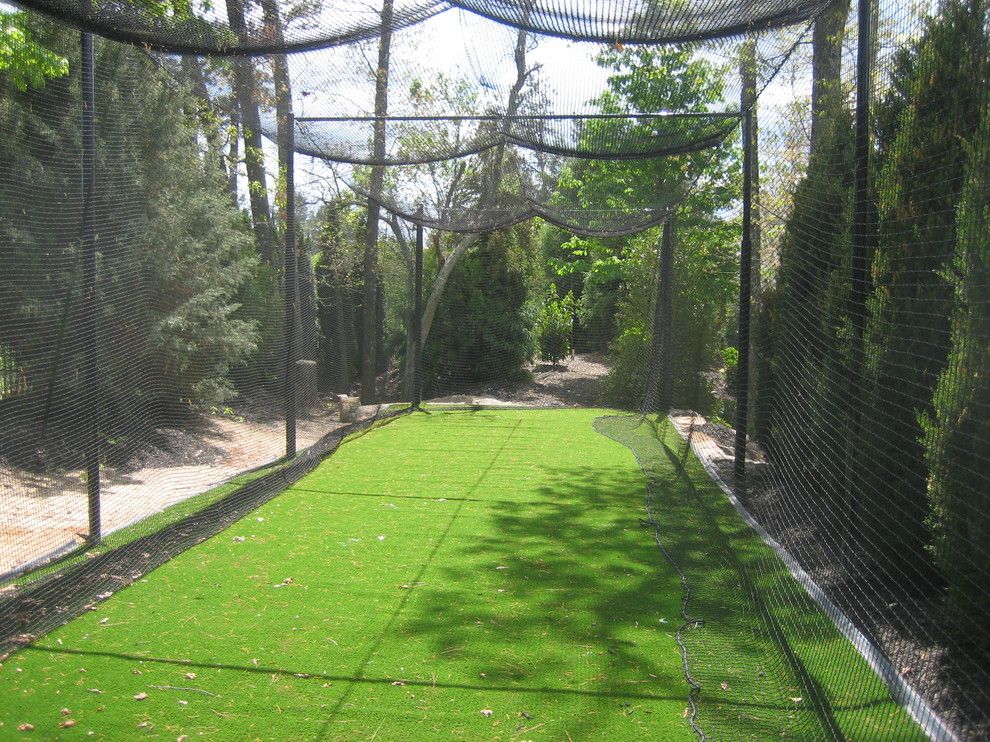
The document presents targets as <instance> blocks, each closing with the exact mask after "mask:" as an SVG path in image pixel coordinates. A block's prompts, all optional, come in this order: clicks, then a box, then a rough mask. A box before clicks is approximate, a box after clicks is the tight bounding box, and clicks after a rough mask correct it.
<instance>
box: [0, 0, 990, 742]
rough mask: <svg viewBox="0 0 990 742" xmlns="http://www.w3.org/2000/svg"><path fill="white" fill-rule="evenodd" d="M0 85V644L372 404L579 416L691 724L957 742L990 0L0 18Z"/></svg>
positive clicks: (982, 638)
mask: <svg viewBox="0 0 990 742" xmlns="http://www.w3.org/2000/svg"><path fill="white" fill-rule="evenodd" d="M0 90H2V95H0V487H2V490H0V651H2V652H11V651H15V650H17V649H18V648H19V647H21V646H23V645H25V644H29V643H30V642H32V641H33V640H34V639H35V638H36V637H38V636H39V635H41V634H43V633H44V632H47V631H50V630H51V629H52V628H54V627H56V626H58V625H60V624H63V623H65V622H66V621H68V620H69V619H70V618H72V617H73V616H75V615H77V614H78V613H80V612H81V611H84V610H85V609H87V608H90V607H92V606H94V605H96V604H97V603H98V602H99V601H100V600H102V599H104V598H105V597H108V596H109V595H110V594H112V593H114V592H116V591H117V590H118V589H119V588H121V587H123V586H124V585H126V584H129V583H131V582H133V581H134V580H136V579H139V578H141V577H142V576H143V575H145V574H147V572H148V571H150V570H152V569H154V568H155V567H157V566H158V565H161V564H163V563H164V562H165V561H167V560H169V559H170V558H171V557H172V556H174V555H176V554H178V553H179V552H181V551H183V550H185V549H187V548H189V547H190V546H192V545H194V544H196V543H199V542H201V541H203V540H204V539H206V538H209V537H210V536H212V535H214V534H216V533H218V532H219V531H220V530H222V529H224V528H225V527H227V526H228V525H230V524H231V523H233V522H235V521H236V520H237V519H239V518H242V517H243V516H244V515H245V514H247V513H248V512H250V511H251V510H252V509H253V508H255V507H258V506H259V505H260V504H261V503H264V502H267V501H268V500H270V499H272V498H274V497H275V496H276V495H278V494H279V493H280V492H281V491H282V490H284V489H285V487H287V486H289V485H290V484H291V483H292V482H294V481H296V480H297V479H298V478H299V477H301V476H302V475H303V474H305V473H306V472H308V471H310V470H312V469H313V468H314V467H316V466H317V464H319V462H320V461H321V460H322V459H323V458H324V457H325V456H327V455H328V454H329V453H330V452H332V451H333V450H334V449H335V448H336V447H337V446H338V445H339V444H340V442H341V441H342V440H344V439H345V438H346V437H347V436H349V435H356V434H359V433H361V432H363V431H364V430H366V429H369V428H372V427H376V426H378V425H382V424H386V423H388V422H389V421H390V419H391V418H392V417H396V416H399V415H402V414H404V413H406V412H408V411H410V410H416V409H430V406H431V405H433V406H438V405H442V404H467V405H475V406H486V405H505V404H514V405H525V406H531V407H541V408H546V407H551V408H554V407H602V408H608V410H610V411H609V412H607V413H606V412H603V416H602V417H601V418H600V419H598V420H597V422H596V423H595V426H596V428H597V430H598V432H599V433H601V434H603V435H605V436H607V437H608V438H610V439H612V440H613V441H617V442H618V443H621V444H623V445H624V446H626V447H627V448H628V449H629V450H631V451H632V453H633V454H635V457H636V460H637V461H638V463H639V465H640V467H641V469H642V472H643V474H644V476H645V478H646V482H647V490H648V493H647V499H646V504H647V507H646V511H645V514H644V515H643V517H642V519H641V520H642V523H641V525H642V526H643V527H644V528H645V529H646V531H645V532H644V533H646V534H647V535H652V537H653V539H654V541H655V542H656V546H657V548H658V549H659V551H660V553H661V555H662V556H663V558H664V559H665V560H666V562H668V563H669V564H670V565H671V566H672V567H673V568H674V569H675V570H676V574H677V575H678V578H679V580H678V586H679V589H682V590H683V591H684V602H683V605H682V608H683V610H682V615H681V617H680V620H679V621H678V622H677V623H678V624H679V625H676V626H675V625H672V626H671V632H676V639H677V645H678V647H679V650H680V652H681V653H682V657H683V664H684V687H685V689H686V690H685V694H684V696H685V698H687V699H689V703H688V708H687V709H685V717H684V723H685V724H688V728H689V730H690V731H692V732H693V733H694V735H695V736H696V737H697V738H700V739H706V738H711V739H720V738H733V737H736V736H742V735H743V733H742V732H740V729H741V728H742V727H745V728H746V730H747V731H746V732H745V734H746V735H748V736H751V737H753V738H763V737H766V736H769V735H784V736H790V737H794V738H799V739H907V738H913V737H912V735H914V736H916V737H918V738H922V737H924V736H926V735H927V736H928V737H931V738H935V739H981V738H984V737H985V736H987V735H990V691H988V688H990V670H988V668H990V628H988V625H990V537H988V533H990V6H988V3H987V1H986V0H941V1H940V2H934V1H933V2H930V3H904V2H897V1H896V0H880V1H879V2H870V3H867V4H864V5H863V6H860V5H859V4H858V3H857V2H850V0H828V1H826V2H823V1H821V0H815V1H814V2H809V1H806V0H789V1H785V0H766V1H762V2H748V3H740V2H736V1H735V0H706V1H705V2H699V3H667V2H636V1H630V2H618V0H615V1H610V2H584V1H583V0H566V1H564V2H542V1H541V0H520V1H519V2H515V0H499V1H498V2H475V1H474V0H450V1H449V2H439V1H436V2H434V1H433V0H384V2H383V3H382V4H381V5H380V6H379V5H378V4H376V3H365V2H351V1H350V0H345V1H344V2H339V3H330V2H325V1H323V0H308V1H306V2H296V1H295V0H259V1H258V2H255V1H254V0H226V2H225V3H220V4H215V3H205V2H204V3H199V2H185V1H178V0H165V1H164V2H136V1H134V2H132V1H131V0H126V1H125V0H119V1H114V2H104V0H84V1H83V2H72V1H70V0H64V1H62V0H59V1H54V0H53V1H51V2H49V1H48V0H23V2H20V3H18V4H17V5H11V4H2V5H0ZM672 465H673V466H674V467H675V468H674V470H676V471H677V472H679V474H678V475H677V476H678V477H689V476H690V477H693V478H694V479H695V480H703V481H704V482H705V484H704V486H698V487H694V488H692V489H690V490H684V489H683V488H680V487H679V486H675V485H674V484H672V483H671V481H668V480H669V479H670V477H671V476H672V475H671V474H670V472H671V471H673V470H672V469H671V468H670V467H671V466H672ZM750 537H752V538H750ZM729 595H732V596H737V597H738V598H739V599H738V600H732V601H730V600H728V599H727V598H726V596H729ZM739 596H741V597H739ZM719 624H722V625H727V626H728V625H733V626H735V627H736V628H737V629H738V628H740V627H743V626H748V627H750V628H751V643H750V644H748V645H747V647H748V650H747V654H746V657H747V659H746V660H745V662H744V663H743V665H742V666H740V667H735V668H728V669H726V668H725V667H724V666H723V663H722V661H721V660H720V657H722V656H724V655H723V649H724V648H722V647H721V646H720V643H719V642H720V639H719V636H721V635H719V634H717V633H710V632H708V631H707V630H708V629H709V628H711V627H714V626H716V625H719ZM747 630H748V629H747ZM725 651H727V650H725ZM864 661H865V662H866V663H867V665H869V667H870V668H871V669H870V672H869V673H867V674H866V675H865V676H864V675H863V674H861V673H853V672H852V671H849V672H847V671H846V668H847V667H850V666H852V665H855V664H856V663H862V662H864ZM726 673H728V675H727V674H726ZM730 676H731V678H730ZM864 677H865V680H864ZM706 699H707V702H706ZM891 700H892V701H893V702H894V706H895V707H896V708H897V711H896V713H895V712H891V711H890V708H889V707H888V706H887V705H886V704H887V702H888V701H891ZM0 718H2V712H0ZM905 720H907V721H905ZM740 725H742V726H740Z"/></svg>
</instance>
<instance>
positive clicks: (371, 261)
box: [361, 0, 393, 404]
mask: <svg viewBox="0 0 990 742" xmlns="http://www.w3.org/2000/svg"><path fill="white" fill-rule="evenodd" d="M392 2H393V0H384V1H383V3H382V35H381V38H380V39H379V41H378V67H377V68H376V69H375V116H376V119H375V128H374V137H373V151H374V157H375V159H376V160H381V159H383V158H384V157H385V119H384V116H385V115H386V114H387V113H388V65H389V55H390V53H391V47H392V29H391V25H392ZM384 180H385V168H384V167H382V166H381V165H377V166H374V167H372V169H371V183H370V186H369V189H368V224H367V229H366V230H365V243H364V302H363V307H364V314H363V317H362V324H361V334H362V337H363V338H364V341H363V343H362V346H361V402H362V404H374V403H375V402H376V401H377V396H378V395H377V392H376V389H375V377H376V373H375V372H376V367H377V363H376V358H375V345H376V342H375V340H376V338H377V326H378V312H377V306H378V301H377V297H376V294H377V291H378V215H379V209H380V207H379V201H380V199H381V197H382V185H383V182H384Z"/></svg>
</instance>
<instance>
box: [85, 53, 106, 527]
mask: <svg viewBox="0 0 990 742" xmlns="http://www.w3.org/2000/svg"><path fill="white" fill-rule="evenodd" d="M80 46H81V52H82V59H81V64H80V73H81V83H82V196H83V218H82V234H81V240H80V241H81V243H82V244H81V247H82V283H83V295H82V314H83V348H84V360H83V378H84V379H85V385H84V386H85V390H86V391H85V401H84V403H83V404H84V406H85V409H84V411H83V419H84V421H85V422H84V426H85V443H84V451H85V459H86V496H87V500H88V506H89V507H88V510H89V535H88V536H87V540H88V541H89V543H90V545H96V544H98V543H100V541H101V540H102V538H103V535H102V530H101V525H100V372H99V364H98V355H99V341H98V334H97V333H98V332H99V327H98V321H99V310H100V307H99V299H98V297H97V294H96V119H95V112H96V78H95V74H94V62H93V37H92V35H90V34H88V33H84V34H82V35H81V36H80Z"/></svg>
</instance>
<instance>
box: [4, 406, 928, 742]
mask: <svg viewBox="0 0 990 742" xmlns="http://www.w3.org/2000/svg"><path fill="white" fill-rule="evenodd" d="M607 414H609V413H607V412H604V411H600V410H599V411H595V410H499V411H493V410H448V411H440V410H433V411H431V412H429V413H417V414H414V415H410V416H407V417H403V418H400V419H398V420H396V421H393V422H391V423H389V424H387V425H385V426H383V427H381V428H379V429H377V430H374V431H373V432H371V433H368V434H366V435H364V436H362V437H359V438H357V439H355V440H353V441H350V442H348V443H346V444H345V445H343V446H342V447H341V448H340V450H339V451H338V452H337V453H336V454H335V455H334V456H332V457H331V458H330V459H328V460H327V461H326V462H324V463H323V464H322V465H321V466H320V467H319V468H318V469H317V470H316V471H314V472H313V473H312V474H310V475H309V476H307V477H305V478H304V479H302V480H300V481H299V482H298V483H297V485H296V486H294V487H293V488H291V489H290V490H288V491H286V492H285V493H283V494H282V495H280V496H279V497H277V498H276V499H274V500H273V501H271V502H270V503H268V504H267V505H265V506H263V507H262V508H260V509H259V510H257V511H255V512H254V513H252V514H251V515H250V516H248V517H247V518H245V519H244V520H242V521H241V522H239V523H237V524H236V525H234V526H233V527H231V528H230V529H228V530H226V531H224V532H222V533H220V534H219V535H217V536H216V537H214V538H212V539H210V540H209V541H206V542H204V543H203V544H201V545H199V546H197V547H195V548H193V549H191V550H189V551H188V552H186V553H184V554H182V555H181V556H179V557H177V558H176V559H173V560H172V561H170V562H169V563H167V564H165V565H164V566H162V567H160V568H159V569H157V570H156V571H154V572H153V573H151V574H149V575H147V576H146V577H144V578H143V579H141V580H140V581H139V582H137V583H136V584H134V585H133V586H131V587H128V588H126V589H124V590H122V591H121V592H120V593H118V594H117V595H114V596H113V597H112V598H110V599H109V600H107V601H106V602H104V603H102V604H100V605H99V607H98V610H96V611H93V612H90V613H87V614H85V615H83V616H81V617H79V618H77V619H76V620H74V621H72V622H71V623H69V624H68V625H67V626H65V627H63V628H62V629H59V630H57V631H55V632H53V633H51V634H49V635H47V636H46V637H44V638H42V639H41V640H39V641H38V642H37V643H36V644H34V645H33V646H31V647H28V648H26V649H24V650H23V651H21V652H19V653H18V654H15V655H13V656H12V657H10V658H8V659H7V660H6V661H5V662H4V663H3V667H2V669H0V738H3V739H7V738H21V737H23V738H27V736H28V735H31V734H33V735H35V736H36V737H39V738H44V739H60V738H65V739H70V738H77V737H78V738H88V739H108V740H125V739H143V738H145V737H148V738H155V739H172V740H176V739H180V738H182V737H183V735H185V738H186V739H188V740H195V739H231V740H251V739H264V740H295V739H327V740H448V739H460V740H574V741H575V742H576V741H577V740H587V739H599V740H682V739H683V740H691V739H695V738H696V735H695V733H694V732H693V731H692V729H691V726H690V725H689V720H688V716H689V714H688V696H689V692H690V690H691V689H690V686H689V684H688V682H687V680H686V679H685V676H684V667H683V664H682V658H681V654H680V651H679V648H678V645H677V643H676V641H675V632H676V630H677V628H678V627H679V626H680V625H681V624H682V623H683V619H682V618H681V603H682V600H683V597H684V590H683V587H682V584H681V579H680V577H679V576H678V573H677V572H676V571H675V570H674V568H673V567H672V566H671V565H670V563H669V562H668V561H666V560H665V559H664V556H663V554H662V553H661V551H660V550H659V548H658V546H657V543H656V541H655V538H654V535H655V534H654V530H653V528H652V527H644V524H643V522H642V520H644V519H645V520H648V519H649V517H650V516H649V515H648V513H647V505H648V504H649V512H650V513H652V516H653V517H654V518H655V519H656V521H657V524H658V526H659V534H660V538H661V541H662V542H665V543H666V545H667V546H668V549H669V550H670V553H671V556H672V557H673V558H674V560H675V561H676V562H678V563H679V566H680V568H681V569H682V571H683V572H684V574H685V577H686V578H687V579H688V582H689V584H690V586H691V589H692V591H693V592H692V598H691V601H690V602H689V604H688V608H687V610H688V613H689V614H691V615H692V618H693V617H698V618H701V619H704V621H705V623H704V625H701V626H698V627H695V628H691V629H685V632H684V641H685V644H686V646H687V648H688V652H689V662H690V666H691V672H692V675H693V677H694V678H695V679H696V680H697V681H698V682H699V684H700V685H701V691H700V693H699V694H698V716H697V724H698V726H699V727H700V728H701V729H703V730H705V731H706V732H707V733H708V734H709V737H710V738H712V739H749V738H751V739H767V738H770V737H777V738H779V737H781V736H783V737H790V738H797V739H814V738H818V737H822V738H826V737H828V736H830V735H831V736H835V733H836V731H838V732H839V733H841V734H842V735H843V736H847V737H848V738H850V739H866V738H880V739H898V740H900V739H912V738H921V735H920V732H919V731H918V730H917V729H916V728H915V727H914V726H913V725H912V723H911V722H910V720H909V719H908V718H907V716H906V715H905V714H904V713H903V711H901V709H900V708H899V707H898V706H897V705H896V704H894V703H893V702H892V701H891V700H890V699H889V697H888V696H887V694H886V692H885V691H884V689H883V687H882V685H881V684H880V682H879V681H878V680H877V679H876V677H875V676H874V675H873V673H872V672H871V671H870V670H869V669H868V668H867V667H866V664H865V663H864V662H863V661H862V660H861V659H860V658H859V656H858V655H857V654H856V653H855V652H854V651H853V650H852V648H851V647H850V646H849V645H848V643H847V642H846V641H845V640H844V639H842V637H841V636H840V635H839V633H838V632H837V631H836V630H835V629H834V628H832V626H831V623H830V622H828V620H827V619H825V618H824V616H822V615H821V614H820V613H819V612H818V611H817V608H815V606H814V604H812V603H811V601H810V600H808V599H807V598H806V596H805V597H802V596H804V593H803V592H802V591H801V590H800V588H799V587H798V586H797V585H796V583H794V582H793V581H792V580H791V578H790V577H789V576H788V575H787V572H786V570H784V569H783V567H782V565H781V564H780V563H779V561H778V560H777V559H776V557H775V556H774V555H773V554H772V552H770V550H769V549H767V548H766V547H765V546H764V545H763V544H762V542H760V541H759V539H758V538H757V537H756V536H755V534H753V533H752V531H750V530H749V529H748V528H747V527H746V526H745V524H743V523H742V521H741V520H740V519H739V518H738V517H737V516H736V514H735V511H734V510H732V508H731V507H730V506H729V505H728V504H727V503H726V501H725V499H724V497H723V496H722V495H721V493H720V492H718V490H717V489H715V488H714V486H713V485H711V483H710V482H708V480H707V478H706V476H705V475H704V472H703V470H701V469H700V465H698V464H697V462H696V461H694V460H693V459H691V458H690V457H684V456H682V457H681V458H680V459H678V457H677V455H676V454H677V452H678V451H680V452H683V447H682V446H679V445H678V439H677V438H676V436H675V435H674V434H673V433H671V432H670V431H669V430H665V429H663V428H660V429H657V428H656V427H655V426H650V425H648V424H646V423H644V422H642V421H639V420H638V419H637V418H633V417H627V418H621V419H617V420H613V421H611V422H609V423H608V424H607V425H602V424H601V422H599V423H598V425H599V427H600V428H601V429H602V431H603V432H605V433H607V435H602V434H601V433H599V432H597V431H596V428H595V425H596V419H598V418H600V417H601V416H603V415H607ZM619 441H621V442H619ZM663 443H666V444H667V445H668V446H669V448H665V447H664V446H663V445H662V444H663ZM623 444H626V445H623ZM627 445H631V446H633V448H635V449H636V450H637V453H638V454H639V459H640V461H641V462H642V463H643V466H644V467H645V468H646V471H647V474H648V475H649V477H650V480H651V481H652V482H653V485H654V486H653V488H652V492H653V494H652V495H651V496H650V497H649V499H648V496H647V486H646V483H647V477H646V476H644V470H643V468H641V466H640V463H638V462H637V458H636V457H635V456H634V455H633V453H632V452H631V451H630V449H629V448H627ZM644 451H647V452H651V453H649V455H644ZM816 698H817V699H819V700H818V701H816V700H815V699H816ZM70 720H71V721H73V722H74V724H73V725H71V726H68V727H65V728H63V727H62V726H61V725H62V724H66V723H68V721H70ZM22 724H30V725H33V727H34V731H33V732H18V731H17V728H18V726H19V725H22Z"/></svg>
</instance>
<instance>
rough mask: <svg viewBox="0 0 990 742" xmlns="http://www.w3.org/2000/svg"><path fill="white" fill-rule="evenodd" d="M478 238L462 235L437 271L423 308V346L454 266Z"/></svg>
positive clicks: (421, 334)
mask: <svg viewBox="0 0 990 742" xmlns="http://www.w3.org/2000/svg"><path fill="white" fill-rule="evenodd" d="M477 240H478V235H476V234H466V235H464V236H463V237H461V239H460V240H458V242H457V246H456V247H455V248H454V250H453V252H451V253H450V255H449V256H447V259H446V260H445V261H444V264H443V268H441V269H440V272H439V273H437V278H436V280H435V281H434V282H433V288H432V289H431V290H430V298H429V299H427V300H426V306H425V307H424V309H423V329H422V330H421V331H420V338H422V344H423V347H424V348H425V347H426V339H427V338H428V337H429V336H430V328H431V327H433V318H434V316H435V315H436V313H437V307H439V306H440V299H441V297H442V296H443V289H444V287H445V286H446V285H447V279H449V278H450V274H451V273H453V272H454V266H456V265H457V263H458V261H459V260H460V259H461V256H462V255H464V253H466V252H467V251H468V248H470V247H471V246H473V245H474V243H475V242H477Z"/></svg>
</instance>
